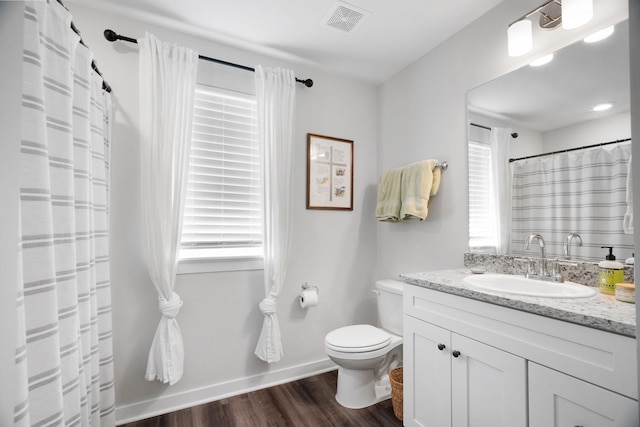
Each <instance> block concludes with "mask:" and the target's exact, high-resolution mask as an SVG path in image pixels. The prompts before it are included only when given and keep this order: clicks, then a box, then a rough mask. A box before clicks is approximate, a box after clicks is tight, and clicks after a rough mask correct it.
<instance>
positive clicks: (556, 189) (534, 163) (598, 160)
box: [512, 143, 633, 260]
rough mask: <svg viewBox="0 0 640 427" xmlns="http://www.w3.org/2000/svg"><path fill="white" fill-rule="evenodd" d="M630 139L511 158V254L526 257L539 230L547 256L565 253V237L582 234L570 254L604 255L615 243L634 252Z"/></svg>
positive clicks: (620, 250) (578, 256)
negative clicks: (627, 221)
mask: <svg viewBox="0 0 640 427" xmlns="http://www.w3.org/2000/svg"><path fill="white" fill-rule="evenodd" d="M630 156H631V145H630V143H621V144H615V145H609V146H603V147H597V148H591V149H586V150H577V151H571V152H567V153H561V154H557V155H553V156H547V157H540V158H533V159H526V160H521V161H516V162H513V163H512V165H513V188H512V192H513V197H512V199H513V214H512V222H513V224H512V254H513V255H518V256H522V255H527V254H529V255H530V254H531V252H530V251H529V252H526V251H525V250H524V241H525V240H526V238H527V236H528V235H529V234H530V233H540V234H541V235H542V236H543V237H544V239H545V242H546V251H547V255H548V256H549V257H562V256H563V255H564V240H565V238H566V237H567V235H568V234H571V233H578V234H580V236H581V238H582V242H583V244H582V246H579V247H574V248H573V249H572V258H575V259H581V260H595V259H604V256H605V255H606V253H607V252H606V250H605V249H602V248H601V246H614V247H615V248H616V249H615V250H614V253H617V255H618V256H619V257H621V256H622V255H623V254H626V253H628V255H627V256H629V255H631V252H632V250H633V236H630V235H625V234H624V231H623V227H622V225H623V218H624V215H625V211H626V208H627V203H626V185H627V172H628V169H627V165H628V162H629V158H630Z"/></svg>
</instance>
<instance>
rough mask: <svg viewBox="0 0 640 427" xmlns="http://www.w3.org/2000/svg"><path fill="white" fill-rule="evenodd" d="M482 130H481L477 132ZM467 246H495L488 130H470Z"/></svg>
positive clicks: (471, 247) (486, 248) (488, 248)
mask: <svg viewBox="0 0 640 427" xmlns="http://www.w3.org/2000/svg"><path fill="white" fill-rule="evenodd" d="M480 131H483V132H480ZM469 134H470V137H472V138H473V139H470V140H469V248H470V249H475V250H487V251H491V249H493V250H495V247H496V244H497V237H498V234H497V230H496V226H495V221H494V218H495V211H494V209H495V208H494V206H493V202H492V191H493V190H492V189H493V183H492V176H491V175H492V174H491V146H490V145H489V136H490V135H489V131H488V130H485V129H480V130H478V129H474V131H473V132H469Z"/></svg>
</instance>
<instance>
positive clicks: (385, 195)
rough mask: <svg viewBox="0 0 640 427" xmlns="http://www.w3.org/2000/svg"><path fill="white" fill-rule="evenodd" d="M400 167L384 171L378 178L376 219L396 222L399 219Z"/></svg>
mask: <svg viewBox="0 0 640 427" xmlns="http://www.w3.org/2000/svg"><path fill="white" fill-rule="evenodd" d="M401 182H402V168H398V169H393V170H390V171H387V172H384V173H383V174H382V175H380V178H378V203H377V205H376V219H377V220H378V221H387V222H396V221H399V220H400V184H401Z"/></svg>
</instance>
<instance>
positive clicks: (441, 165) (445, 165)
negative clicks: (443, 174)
mask: <svg viewBox="0 0 640 427" xmlns="http://www.w3.org/2000/svg"><path fill="white" fill-rule="evenodd" d="M436 167H437V168H440V170H443V171H446V170H447V168H448V167H449V163H448V162H447V161H444V162H438V163H436Z"/></svg>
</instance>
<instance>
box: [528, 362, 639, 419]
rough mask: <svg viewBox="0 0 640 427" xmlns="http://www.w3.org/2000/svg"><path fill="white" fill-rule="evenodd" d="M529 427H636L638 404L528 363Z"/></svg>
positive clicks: (600, 388)
mask: <svg viewBox="0 0 640 427" xmlns="http://www.w3.org/2000/svg"><path fill="white" fill-rule="evenodd" d="M529 411H530V414H529V420H530V422H529V427H564V426H568V427H574V426H576V427H577V426H581V427H629V426H637V425H638V402H637V401H636V400H633V399H630V398H628V397H626V396H621V395H619V394H617V393H613V392H612V391H609V390H605V389H603V388H602V387H597V386H594V385H593V384H589V383H587V382H585V381H582V380H579V379H577V378H574V377H570V376H569V375H566V374H563V373H560V372H557V371H554V370H552V369H549V368H546V367H544V366H540V365H538V364H536V363H532V362H531V363H529Z"/></svg>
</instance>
